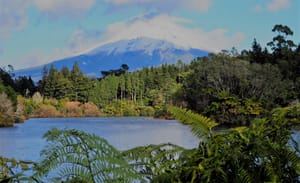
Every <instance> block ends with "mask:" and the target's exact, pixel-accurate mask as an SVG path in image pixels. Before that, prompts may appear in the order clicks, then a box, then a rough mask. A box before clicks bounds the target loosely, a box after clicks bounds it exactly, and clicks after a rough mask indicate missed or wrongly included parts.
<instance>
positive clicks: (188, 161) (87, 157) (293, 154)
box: [0, 105, 300, 183]
mask: <svg viewBox="0 0 300 183" xmlns="http://www.w3.org/2000/svg"><path fill="white" fill-rule="evenodd" d="M169 111H170V112H171V113H172V114H173V115H174V116H175V117H176V119H178V120H179V121H181V122H182V123H183V124H187V125H189V126H190V127H191V130H192V132H193V133H194V134H195V135H196V136H197V137H198V138H199V145H198V147H197V148H194V149H184V148H182V147H179V146H177V145H173V144H160V145H150V146H142V147H136V148H133V149H130V150H127V151H123V152H119V151H117V150H116V149H115V148H114V147H113V146H111V145H110V144H109V143H108V142H107V141H106V140H105V139H102V138H99V137H97V136H95V135H90V134H86V133H84V132H82V131H77V130H66V129H65V130H58V129H52V130H50V131H49V132H47V133H46V134H45V135H44V138H45V139H46V140H47V141H48V145H47V146H46V147H45V149H44V150H42V152H41V158H42V160H41V162H31V161H26V162H25V161H16V160H13V159H7V158H0V160H1V161H0V171H1V172H0V180H1V181H3V182H5V181H7V182H9V181H11V182H22V181H29V182H49V181H50V182H62V181H63V182H149V181H150V182H166V183H167V182H239V183H240V182H299V181H300V156H299V153H300V150H299V144H298V143H297V142H296V141H295V140H294V139H293V137H292V133H293V132H292V129H293V128H294V127H296V126H298V125H299V124H300V118H299V116H300V105H296V106H291V107H286V108H278V109H275V110H274V111H273V112H272V115H271V116H269V117H267V118H261V119H256V120H255V121H253V122H252V123H251V125H250V126H249V127H237V128H230V129H227V130H221V131H220V130H218V129H217V128H218V125H219V124H218V123H217V122H215V121H214V120H212V119H210V118H207V117H204V116H202V115H198V114H195V113H193V112H191V111H187V110H185V109H181V108H177V107H170V108H169ZM48 175H49V176H48Z"/></svg>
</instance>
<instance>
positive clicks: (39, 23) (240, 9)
mask: <svg viewBox="0 0 300 183" xmlns="http://www.w3.org/2000/svg"><path fill="white" fill-rule="evenodd" d="M275 24H283V25H287V26H289V27H290V28H291V29H292V30H293V31H294V36H293V37H291V39H292V40H293V41H294V42H295V43H296V44H298V43H300V33H299V32H300V1H299V0H263V1H262V0H229V1H224V0H0V66H1V67H4V66H6V65H8V64H11V65H13V66H14V68H15V69H22V68H27V67H32V66H38V65H43V64H45V63H49V62H51V61H54V60H57V59H60V58H65V57H69V56H74V55H77V54H81V53H84V52H86V51H88V50H91V49H92V48H95V47H97V46H99V45H102V44H105V43H108V42H113V41H117V40H121V39H132V38H136V37H141V36H145V37H152V38H157V39H164V40H167V41H171V42H173V43H175V44H177V45H179V46H181V47H186V48H190V47H193V48H199V49H204V50H208V51H214V52H218V51H220V50H222V49H230V48H232V47H236V48H237V49H238V50H239V51H241V50H242V49H250V47H251V44H252V42H253V39H254V38H256V39H257V41H258V42H259V43H261V45H262V46H265V44H266V43H267V42H269V41H271V40H272V37H274V34H273V33H272V32H271V30H272V28H273V26H274V25H275Z"/></svg>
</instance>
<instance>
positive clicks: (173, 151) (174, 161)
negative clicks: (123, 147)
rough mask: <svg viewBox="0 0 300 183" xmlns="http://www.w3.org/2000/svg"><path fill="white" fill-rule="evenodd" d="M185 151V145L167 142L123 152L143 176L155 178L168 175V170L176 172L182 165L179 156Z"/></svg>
mask: <svg viewBox="0 0 300 183" xmlns="http://www.w3.org/2000/svg"><path fill="white" fill-rule="evenodd" d="M184 151H185V149H184V148H183V147H180V146H178V145H174V144H170V143H167V144H159V145H149V146H140V147H136V148H133V149H129V150H127V151H124V152H122V154H123V156H124V157H125V158H126V159H127V161H128V162H130V164H131V166H133V167H134V168H135V170H137V171H139V172H140V173H141V174H142V175H143V177H145V178H148V179H150V180H153V179H154V178H157V176H160V175H166V174H165V173H166V172H168V173H170V172H175V171H174V170H176V169H177V168H178V167H180V163H181V162H180V161H179V158H180V156H181V154H182V153H183V152H184Z"/></svg>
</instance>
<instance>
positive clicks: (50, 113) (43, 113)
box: [32, 104, 61, 118]
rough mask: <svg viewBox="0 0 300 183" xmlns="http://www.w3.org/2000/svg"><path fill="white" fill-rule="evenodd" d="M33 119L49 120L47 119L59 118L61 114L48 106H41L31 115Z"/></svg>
mask: <svg viewBox="0 0 300 183" xmlns="http://www.w3.org/2000/svg"><path fill="white" fill-rule="evenodd" d="M32 116H33V117H41V118H49V117H60V116H61V114H60V113H59V112H58V111H57V110H56V108H55V107H54V106H52V105H49V104H42V105H41V106H40V107H39V108H38V109H37V110H36V111H35V112H34V113H33V114H32Z"/></svg>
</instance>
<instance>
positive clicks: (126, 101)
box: [0, 25, 300, 126]
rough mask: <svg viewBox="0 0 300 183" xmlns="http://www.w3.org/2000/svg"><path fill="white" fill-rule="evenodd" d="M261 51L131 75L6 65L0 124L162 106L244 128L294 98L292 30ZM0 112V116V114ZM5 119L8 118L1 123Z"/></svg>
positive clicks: (298, 51)
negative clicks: (35, 75) (28, 71)
mask: <svg viewBox="0 0 300 183" xmlns="http://www.w3.org/2000/svg"><path fill="white" fill-rule="evenodd" d="M272 32H273V34H274V37H273V39H272V40H271V41H270V42H269V43H268V44H267V45H266V46H267V47H265V48H263V47H262V46H261V45H260V44H259V43H258V42H257V40H256V39H254V41H253V43H252V46H251V48H250V49H249V50H243V51H241V52H240V53H239V52H238V51H237V50H236V49H235V48H232V49H231V50H223V51H222V52H220V53H212V54H210V55H209V56H207V57H201V58H195V59H194V60H192V61H191V63H183V62H182V61H181V60H178V61H177V62H176V64H170V65H167V64H163V65H161V66H157V67H150V68H143V69H141V70H137V71H133V72H129V71H128V70H129V67H128V65H127V64H126V63H124V64H123V65H121V66H120V69H115V70H109V71H99V72H101V73H102V78H89V77H87V76H85V75H84V74H83V73H82V71H81V70H80V68H79V66H78V64H77V62H76V61H75V63H74V65H73V68H72V69H71V70H69V69H68V68H67V67H64V68H62V69H61V70H56V69H55V68H54V67H53V66H52V67H50V68H44V70H43V76H42V79H41V80H39V81H38V83H34V82H33V80H32V79H31V78H30V77H25V76H24V77H19V78H14V77H13V69H12V66H10V67H7V68H6V69H5V68H3V69H1V70H0V76H1V82H0V83H1V85H0V91H2V94H1V100H2V101H3V104H5V105H2V108H3V109H1V115H0V126H12V125H13V124H14V122H21V121H23V120H24V119H26V118H30V117H84V116H154V117H158V118H166V119H168V118H171V116H170V115H169V114H168V112H167V106H168V105H175V106H180V107H184V108H187V109H190V110H192V111H195V112H197V113H200V114H203V115H205V116H207V117H210V118H212V119H215V120H217V121H219V122H220V123H222V124H224V125H226V126H228V125H229V126H230V125H233V126H239V125H249V123H250V121H252V120H253V119H255V118H257V117H263V116H267V115H269V114H270V111H272V109H273V108H276V107H286V106H289V105H292V104H294V103H297V102H298V101H299V98H300V62H299V59H300V45H296V44H295V43H294V42H293V41H291V39H290V38H291V37H292V36H293V31H292V30H291V29H290V28H289V27H287V26H284V25H275V26H274V28H273V29H272ZM1 116H2V117H1ZM6 119H9V120H6Z"/></svg>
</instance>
